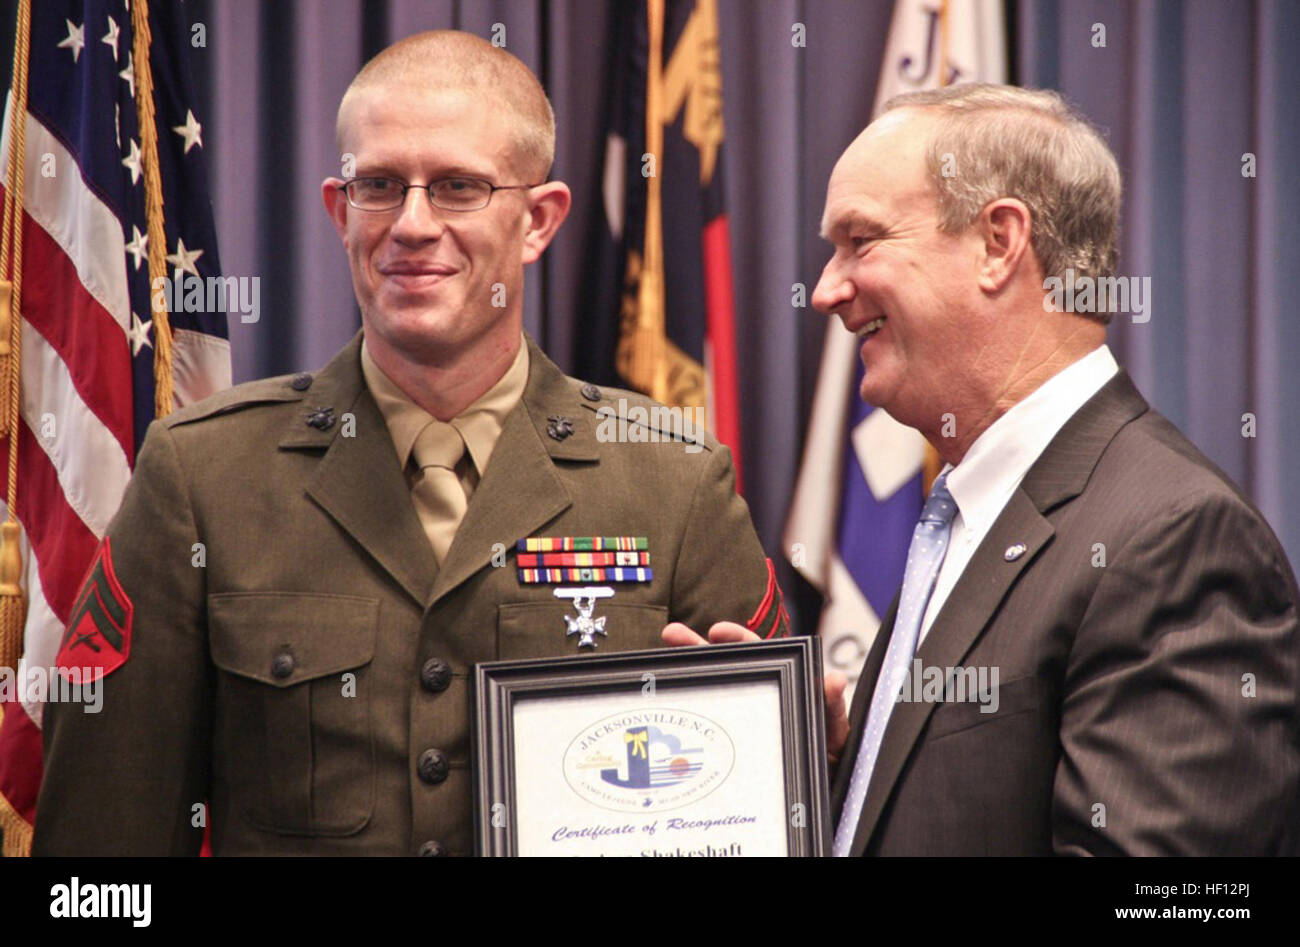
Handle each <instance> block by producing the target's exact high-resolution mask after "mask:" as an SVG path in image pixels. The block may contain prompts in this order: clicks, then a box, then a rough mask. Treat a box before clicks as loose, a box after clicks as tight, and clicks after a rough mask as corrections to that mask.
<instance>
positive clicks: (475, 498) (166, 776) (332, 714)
mask: <svg viewBox="0 0 1300 947" xmlns="http://www.w3.org/2000/svg"><path fill="white" fill-rule="evenodd" d="M525 355H526V358H527V363H528V373H527V383H526V386H525V387H524V389H523V393H522V396H521V397H520V398H519V399H518V400H517V401H516V403H515V405H514V407H513V408H511V409H510V410H509V411H508V413H506V414H505V415H504V418H503V423H502V425H501V430H500V435H499V437H498V438H497V439H496V443H495V445H494V446H493V448H492V450H491V460H490V462H489V463H488V464H487V465H486V467H485V469H484V470H483V471H482V473H481V476H480V479H479V480H478V483H477V485H476V486H475V488H474V490H473V493H472V494H471V495H470V497H469V500H468V505H467V509H466V512H465V514H464V519H463V520H462V522H461V524H460V527H459V529H458V530H457V531H456V534H455V539H454V541H453V542H452V544H451V546H450V548H449V550H448V552H447V556H446V560H445V561H444V562H443V563H442V564H441V565H439V564H438V563H437V561H436V557H435V554H434V549H433V546H432V544H431V543H430V541H429V537H428V536H427V535H426V532H425V530H424V528H423V527H422V525H421V521H420V517H419V515H418V514H417V512H416V508H415V505H414V503H413V502H412V498H411V486H410V482H409V481H410V474H409V472H408V470H409V468H408V470H404V467H403V465H402V463H400V462H399V455H398V451H397V450H395V449H394V447H395V440H394V435H395V432H394V431H392V430H390V426H389V424H388V423H387V422H386V420H385V415H384V413H383V411H381V409H380V407H379V404H378V403H377V401H376V397H375V395H374V394H372V391H371V388H370V386H368V385H367V384H366V380H365V376H364V374H363V370H362V360H361V337H360V336H358V338H357V339H355V340H354V341H353V342H352V343H351V344H350V345H348V346H347V348H345V349H344V350H343V351H342V352H340V353H339V355H338V356H337V357H335V359H334V360H333V361H332V362H330V364H329V365H328V366H327V367H326V368H325V369H324V370H322V371H321V372H319V373H317V374H315V375H307V374H300V375H294V376H287V377H283V378H273V379H268V380H264V381H258V382H253V383H250V384H245V385H240V386H238V387H236V388H233V389H230V390H229V391H227V392H224V393H222V394H218V395H216V396H214V397H212V398H209V399H207V400H205V401H203V402H201V403H199V404H197V405H194V406H192V407H189V408H186V409H184V410H181V411H179V412H176V413H175V414H173V415H171V416H170V417H168V418H167V419H166V420H165V421H162V422H160V423H157V424H155V425H154V427H153V429H152V430H151V431H150V433H149V436H148V438H147V440H146V442H145V445H144V448H143V450H142V451H141V454H140V459H139V463H138V465H137V467H136V472H135V476H134V477H133V479H132V482H131V486H130V489H129V490H128V492H127V496H126V500H125V502H124V503H123V506H122V508H121V510H120V512H119V513H118V514H117V516H116V518H115V519H114V520H113V523H112V524H111V526H110V527H109V530H108V534H107V536H106V538H105V540H104V543H103V545H102V547H101V551H100V554H99V557H98V560H97V565H96V568H95V569H92V577H94V576H96V575H99V576H100V578H99V579H94V578H92V582H94V581H98V582H99V583H100V585H99V587H98V588H97V589H96V590H95V591H96V594H98V595H99V596H100V597H101V599H102V601H103V609H102V611H100V612H98V613H96V614H92V616H91V618H90V621H91V624H89V625H81V624H79V623H78V621H77V619H76V618H74V622H73V625H72V626H70V627H71V628H72V630H73V631H74V632H75V631H76V629H77V627H81V628H84V629H86V631H88V632H89V631H90V630H91V629H92V627H97V626H96V625H95V623H96V622H98V621H104V622H108V623H109V625H110V626H112V622H113V616H114V614H117V615H125V616H126V617H125V623H124V626H119V627H125V630H126V631H127V632H128V634H126V635H125V636H124V637H123V638H122V639H120V640H122V641H123V650H122V652H121V658H122V660H121V662H120V664H119V665H118V666H116V667H115V668H114V669H113V670H111V671H110V672H109V673H108V674H106V675H105V677H104V679H103V682H102V687H103V701H102V703H103V709H102V711H101V712H100V713H98V714H86V713H83V712H82V710H81V708H80V706H79V705H75V704H68V705H66V706H65V705H60V704H50V705H49V706H48V707H47V708H46V721H47V723H46V730H45V733H46V752H47V756H46V772H45V781H44V784H43V786H42V792H41V796H40V800H39V805H38V810H37V811H38V816H37V826H36V836H35V848H34V851H35V853H36V854H85V855H100V854H103V855H109V854H121V855H127V854H131V855H154V854H193V853H195V852H197V851H198V847H199V844H200V841H201V839H202V834H203V833H202V829H201V828H197V827H196V826H195V822H196V819H195V818H194V816H195V812H196V811H197V810H196V809H195V806H197V805H202V804H204V803H209V802H210V815H209V816H208V817H209V818H210V821H211V827H212V848H213V851H214V853H216V854H246V855H253V854H347V855H363V854H403V853H407V854H417V853H419V854H444V853H446V854H469V853H471V852H472V850H473V813H472V810H471V802H470V796H471V788H472V775H471V773H470V770H469V758H470V714H471V700H470V693H469V674H470V671H471V669H472V667H473V665H474V663H475V662H478V661H492V660H497V659H507V658H535V657H543V656H551V655H571V654H576V653H579V649H578V647H577V645H576V643H575V640H574V639H573V638H571V637H568V636H567V635H566V622H565V616H566V614H572V612H573V603H572V602H569V601H564V600H561V599H557V598H556V597H555V595H554V588H555V587H556V586H555V585H554V584H545V583H536V584H529V583H524V582H521V580H520V576H519V569H518V567H517V562H518V559H519V556H520V555H521V554H520V553H519V552H518V551H517V549H516V545H517V541H518V540H519V539H520V538H527V537H532V536H545V537H566V536H567V537H604V536H626V537H644V538H645V540H646V543H645V545H646V547H647V551H648V553H649V556H648V558H649V566H650V569H651V572H652V574H653V578H652V579H651V581H649V582H627V583H613V584H611V585H610V587H612V588H615V590H616V591H615V594H614V596H613V597H612V598H609V599H603V600H601V601H600V602H599V603H598V604H597V606H596V615H597V616H601V615H603V616H605V617H606V632H607V634H606V637H603V638H599V639H598V642H597V645H596V647H595V649H583V651H584V652H592V651H594V653H606V652H611V651H622V650H632V649H639V648H653V647H658V646H659V645H660V643H661V642H660V631H661V629H662V628H663V627H664V625H665V624H666V623H667V622H669V621H682V622H685V623H687V624H688V625H692V626H693V627H705V628H707V627H708V626H709V625H710V624H712V623H713V622H714V621H719V620H722V619H725V618H734V617H736V616H744V617H747V618H749V619H750V621H749V624H750V627H752V628H754V629H755V630H756V631H757V632H758V633H759V634H760V635H761V636H765V637H766V636H773V635H782V634H785V633H786V620H785V616H784V612H783V609H782V606H781V599H780V590H779V588H778V587H777V586H776V584H775V582H774V581H773V578H772V572H771V568H770V565H769V563H768V561H767V560H766V559H765V557H764V554H763V550H762V548H761V546H760V545H759V542H758V538H757V536H756V535H755V534H754V530H753V526H752V524H751V522H750V519H749V513H748V510H747V508H746V506H745V503H744V501H743V500H742V499H741V498H740V497H738V496H737V495H736V492H735V484H734V472H733V468H732V465H731V460H730V454H729V452H728V451H727V449H726V448H725V447H722V446H720V445H718V444H717V443H716V442H715V441H714V440H713V439H712V438H711V437H709V436H708V435H707V434H702V435H701V437H700V443H699V446H700V447H701V448H702V449H700V450H698V451H688V450H687V447H688V446H689V445H687V444H684V443H682V442H681V441H677V440H672V439H670V437H669V436H668V435H670V434H671V432H667V431H663V432H660V431H654V432H653V435H657V436H658V442H654V441H651V440H649V439H647V441H646V442H630V443H603V442H602V441H601V440H600V439H599V438H598V429H599V425H600V420H601V415H598V413H597V412H598V411H600V409H601V408H605V409H606V411H607V412H608V411H615V412H617V411H619V409H620V401H624V399H626V400H625V401H624V406H626V407H628V408H629V409H630V408H633V407H637V406H640V407H648V406H650V405H651V404H652V402H650V401H649V400H648V399H645V398H643V397H642V396H639V395H636V394H633V393H629V392H625V391H618V390H611V389H597V388H596V387H595V386H592V385H584V384H582V383H581V382H579V381H576V380H575V379H572V378H569V377H567V376H565V375H564V374H563V373H562V372H561V371H560V370H559V369H558V368H557V367H556V366H555V365H554V364H553V363H552V362H551V361H550V360H549V359H548V358H547V357H546V356H545V355H544V354H543V353H542V352H541V350H540V349H539V348H537V346H536V345H535V344H534V343H533V342H532V341H531V340H529V341H528V344H527V348H526V350H525ZM507 374H509V373H507ZM491 394H492V393H491V392H489V395H488V396H485V397H490V396H491ZM385 397H389V398H391V397H392V394H391V392H385V391H383V390H382V389H381V392H380V400H383V399H384V398H385ZM627 414H628V415H631V416H632V418H633V419H632V420H630V421H629V430H630V428H631V427H633V426H636V424H637V420H638V419H639V418H640V415H638V414H637V413H636V412H633V411H628V412H627ZM553 418H562V419H566V420H568V421H569V422H570V424H569V425H565V426H559V427H557V425H556V423H555V422H554V421H552V420H551V419H553ZM326 422H328V423H326ZM564 430H571V433H565V434H563V436H559V437H557V436H555V434H557V433H561V432H562V431H564ZM646 434H647V437H649V436H652V432H651V431H648V430H647V431H646ZM629 441H631V438H630V437H629ZM473 446H474V445H473V441H472V439H471V442H470V444H469V447H470V448H471V449H470V451H469V453H471V454H472V453H473V450H472V448H473ZM200 554H202V558H200ZM196 563H201V564H196ZM571 584H573V585H581V584H598V585H599V584H606V583H603V582H595V583H571ZM110 637H112V631H111V630H110V634H109V635H107V636H106V635H104V634H102V633H98V634H94V635H93V636H92V638H89V639H86V641H84V642H83V643H82V644H80V645H79V646H70V645H71V642H73V641H75V640H76V635H75V634H73V635H70V641H69V643H68V645H65V651H66V654H67V655H68V662H67V663H69V664H70V665H73V666H77V665H79V664H80V663H82V662H84V663H93V662H94V661H96V660H100V659H102V656H103V652H102V651H101V652H100V653H92V652H91V651H90V650H89V646H90V645H91V644H95V645H97V646H98V647H100V648H101V649H111V645H110V644H109V640H108V639H109V638H110ZM79 649H80V653H79Z"/></svg>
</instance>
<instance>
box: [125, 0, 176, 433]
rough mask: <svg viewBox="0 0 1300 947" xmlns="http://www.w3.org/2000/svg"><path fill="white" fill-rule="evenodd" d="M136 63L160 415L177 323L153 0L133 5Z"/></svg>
mask: <svg viewBox="0 0 1300 947" xmlns="http://www.w3.org/2000/svg"><path fill="white" fill-rule="evenodd" d="M131 27H132V30H133V32H134V34H135V35H134V36H133V37H132V44H131V50H132V62H133V63H134V66H135V107H136V111H137V112H139V113H140V153H141V156H142V157H143V159H144V209H145V222H146V229H147V231H148V233H149V299H150V304H151V305H152V306H153V307H154V309H153V353H154V355H153V378H154V402H153V404H154V417H157V418H165V417H167V415H169V414H171V413H172V326H171V319H170V317H169V315H168V312H167V306H166V304H165V303H164V304H163V305H162V306H158V305H157V304H156V301H157V300H160V299H163V298H164V297H165V296H166V295H167V294H164V293H156V292H154V291H153V288H154V287H155V286H157V285H158V282H157V281H158V278H159V277H165V276H166V275H167V259H166V257H167V231H166V228H165V227H164V226H163V194H162V172H161V171H160V170H159V167H158V127H157V124H156V121H155V115H154V104H153V69H152V67H151V66H150V64H149V46H150V44H151V43H152V41H153V36H152V33H151V32H150V30H149V3H148V0H135V2H134V3H132V4H131Z"/></svg>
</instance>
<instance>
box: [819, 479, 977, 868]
mask: <svg viewBox="0 0 1300 947" xmlns="http://www.w3.org/2000/svg"><path fill="white" fill-rule="evenodd" d="M956 515H957V504H956V502H954V500H953V498H952V494H951V493H949V492H948V474H947V472H944V473H943V474H941V475H940V476H939V477H938V478H937V479H936V480H935V481H934V486H933V487H932V488H931V489H930V497H929V499H927V500H926V501H925V508H924V509H922V510H921V518H920V520H918V521H917V524H916V528H915V529H914V530H913V531H912V545H911V546H909V547H908V549H907V568H906V570H905V571H904V573H903V593H902V595H901V596H900V597H899V601H898V614H897V616H896V617H895V619H894V633H893V635H892V636H891V637H890V639H889V647H888V648H887V649H886V650H885V661H884V664H882V665H881V667H880V676H879V677H877V678H876V689H875V691H873V692H872V694H871V708H870V710H869V711H868V713H867V732H866V733H864V734H863V735H862V744H861V746H859V747H858V758H857V760H856V761H855V762H854V764H853V778H852V779H851V780H850V781H849V791H848V793H847V794H846V795H845V797H844V809H843V811H842V813H841V815H840V823H839V827H838V828H837V829H836V831H835V844H834V847H833V848H832V852H833V854H835V855H836V856H837V857H842V856H845V855H847V854H848V853H849V849H850V848H851V847H852V845H853V835H854V833H855V832H856V831H857V827H858V819H859V818H861V816H862V804H863V803H864V802H865V801H866V798H867V786H868V784H869V783H870V782H871V771H872V770H873V769H875V767H876V757H877V756H879V754H880V744H881V741H882V739H883V738H884V736H885V727H886V725H888V723H889V715H890V714H891V713H892V712H893V709H894V704H895V702H896V700H897V697H898V692H899V690H900V689H901V688H902V686H903V683H904V681H906V680H907V674H908V671H909V670H910V666H911V663H912V658H913V657H914V656H915V654H916V642H917V639H918V638H919V637H920V634H921V621H922V619H924V618H925V607H926V605H927V604H929V601H930V593H931V592H933V591H934V583H935V580H936V579H937V578H938V577H939V567H940V566H942V565H943V557H944V553H946V552H947V551H948V537H949V536H950V535H951V533H952V521H953V517H955V516H956Z"/></svg>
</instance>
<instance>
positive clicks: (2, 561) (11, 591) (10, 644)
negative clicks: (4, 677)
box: [0, 519, 27, 670]
mask: <svg viewBox="0 0 1300 947" xmlns="http://www.w3.org/2000/svg"><path fill="white" fill-rule="evenodd" d="M21 537H22V528H21V527H20V526H19V525H18V522H17V521H16V520H13V519H10V520H8V521H7V522H5V523H2V524H0V667H9V668H14V669H15V670H17V668H18V659H19V658H21V657H22V656H23V627H24V625H25V624H26V621H27V602H26V600H25V599H24V597H23V585H22V579H23V551H22V545H21Z"/></svg>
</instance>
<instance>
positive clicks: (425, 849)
mask: <svg viewBox="0 0 1300 947" xmlns="http://www.w3.org/2000/svg"><path fill="white" fill-rule="evenodd" d="M446 854H447V846H445V845H443V844H442V843H441V842H435V841H432V840H430V841H428V842H425V843H424V844H423V845H421V846H420V857H421V858H441V857H442V856H444V855H446Z"/></svg>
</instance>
